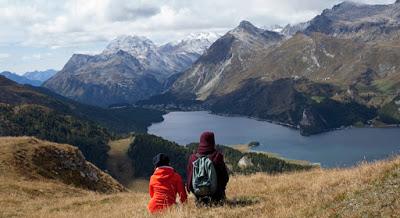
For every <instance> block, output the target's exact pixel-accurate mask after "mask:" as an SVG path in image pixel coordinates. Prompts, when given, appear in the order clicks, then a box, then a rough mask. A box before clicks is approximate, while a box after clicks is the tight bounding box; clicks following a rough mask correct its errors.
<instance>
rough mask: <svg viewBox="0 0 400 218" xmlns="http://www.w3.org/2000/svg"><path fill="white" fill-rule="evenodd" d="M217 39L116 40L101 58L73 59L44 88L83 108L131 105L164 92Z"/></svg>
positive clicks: (208, 36)
mask: <svg viewBox="0 0 400 218" xmlns="http://www.w3.org/2000/svg"><path fill="white" fill-rule="evenodd" d="M217 37H218V36H217V35H216V34H212V33H201V34H190V35H188V36H187V37H185V38H184V39H182V40H181V41H178V42H176V43H167V44H165V45H163V46H158V45H156V44H155V43H154V42H152V41H151V40H150V39H147V38H145V37H139V36H120V37H117V38H116V39H114V40H112V41H111V42H110V43H109V44H108V46H107V47H106V48H105V49H104V51H103V52H102V53H101V54H98V55H93V56H92V55H78V54H75V55H73V56H72V57H71V58H70V60H69V61H68V63H67V64H66V65H65V66H64V68H63V69H62V70H61V71H60V72H58V73H57V74H56V75H55V76H54V77H52V78H51V79H49V80H48V81H47V82H45V84H44V86H45V87H47V88H49V89H51V90H53V91H55V92H57V93H59V94H61V95H64V96H67V97H70V98H72V99H75V100H78V101H81V102H85V103H88V104H94V105H99V106H107V105H110V104H116V103H135V102H136V101H137V100H141V99H145V98H148V97H150V96H152V95H155V94H159V93H161V92H162V91H163V89H166V88H169V86H167V85H165V84H169V85H170V84H172V82H170V81H171V79H169V78H174V77H173V76H174V75H177V74H178V73H180V72H182V71H184V70H186V69H188V68H189V67H190V66H191V65H192V64H193V63H194V62H195V61H196V60H197V59H198V58H199V57H200V56H201V55H202V54H203V52H204V51H205V50H206V49H207V48H208V47H209V46H210V45H211V44H212V43H213V42H214V40H216V39H217Z"/></svg>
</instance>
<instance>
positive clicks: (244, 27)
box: [231, 20, 263, 35]
mask: <svg viewBox="0 0 400 218" xmlns="http://www.w3.org/2000/svg"><path fill="white" fill-rule="evenodd" d="M231 32H233V33H238V32H248V33H250V34H252V35H256V34H261V33H262V32H263V30H262V29H260V28H258V27H256V26H254V25H253V24H252V23H250V22H249V21H247V20H243V21H241V22H240V24H239V26H238V27H236V28H235V29H233V31H231Z"/></svg>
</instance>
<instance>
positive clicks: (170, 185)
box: [148, 154, 187, 213]
mask: <svg viewBox="0 0 400 218" xmlns="http://www.w3.org/2000/svg"><path fill="white" fill-rule="evenodd" d="M153 162H154V165H155V167H156V169H155V171H154V173H153V175H152V176H151V178H150V185H149V193H150V197H151V200H150V202H149V204H148V209H149V211H150V212H151V213H155V212H159V211H161V210H163V209H165V208H167V207H169V206H171V205H173V204H175V203H176V195H177V194H179V197H180V201H181V202H182V203H184V202H185V201H186V199H187V194H186V191H185V187H184V184H183V181H182V178H181V176H180V175H179V174H178V173H177V172H175V170H174V169H173V168H172V167H170V166H169V159H168V157H167V156H166V155H164V154H159V155H157V156H156V157H155V158H154V160H153Z"/></svg>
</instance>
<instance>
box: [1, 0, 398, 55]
mask: <svg viewBox="0 0 400 218" xmlns="http://www.w3.org/2000/svg"><path fill="white" fill-rule="evenodd" d="M393 1H394V0H357V2H363V3H393ZM339 2H340V0H331V1H326V0H301V1H293V0H280V1H275V0H246V1H242V0H218V1H216V0H201V1H199V0H85V1H82V0H65V1H56V0H18V1H6V0H0V25H1V26H2V31H1V32H0V44H5V43H11V42H16V41H18V42H19V43H21V44H22V45H29V46H38V47H48V48H50V47H51V48H60V47H71V46H79V45H84V44H86V43H93V42H104V41H108V40H110V39H112V38H114V37H116V36H118V35H121V34H136V35H144V36H147V37H149V38H151V39H155V40H156V41H169V40H171V39H176V38H177V37H178V36H181V35H184V34H187V33H190V32H199V31H208V30H214V31H219V32H221V33H222V32H224V31H227V30H228V29H230V28H233V27H234V26H236V25H237V24H238V23H239V22H240V20H243V19H247V20H250V21H251V22H254V23H255V24H257V25H260V26H269V25H273V24H286V23H297V22H302V21H306V20H308V19H311V18H312V17H313V16H315V15H317V14H318V13H320V12H321V11H322V10H323V9H325V8H328V7H331V6H332V5H334V4H336V3H339Z"/></svg>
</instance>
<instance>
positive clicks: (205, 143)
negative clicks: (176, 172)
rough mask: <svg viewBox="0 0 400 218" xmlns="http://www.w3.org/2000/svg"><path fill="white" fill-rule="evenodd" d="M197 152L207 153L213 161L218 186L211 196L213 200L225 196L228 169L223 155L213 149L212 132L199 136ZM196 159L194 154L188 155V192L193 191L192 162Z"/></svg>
mask: <svg viewBox="0 0 400 218" xmlns="http://www.w3.org/2000/svg"><path fill="white" fill-rule="evenodd" d="M197 153H198V154H200V155H208V157H209V158H210V160H211V161H212V162H213V164H214V167H215V171H216V173H217V180H218V187H217V193H216V194H215V195H214V196H212V198H213V199H215V200H221V199H223V198H225V189H226V184H228V181H229V175H228V170H227V168H226V165H225V162H224V156H223V155H222V153H221V152H219V151H217V150H216V149H215V139H214V133H212V132H204V133H203V134H202V135H201V137H200V144H199V147H198V149H197ZM195 160H197V156H196V154H192V155H191V156H190V157H189V161H188V165H187V170H186V177H187V186H186V188H187V190H188V192H193V187H192V174H193V162H194V161H195Z"/></svg>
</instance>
